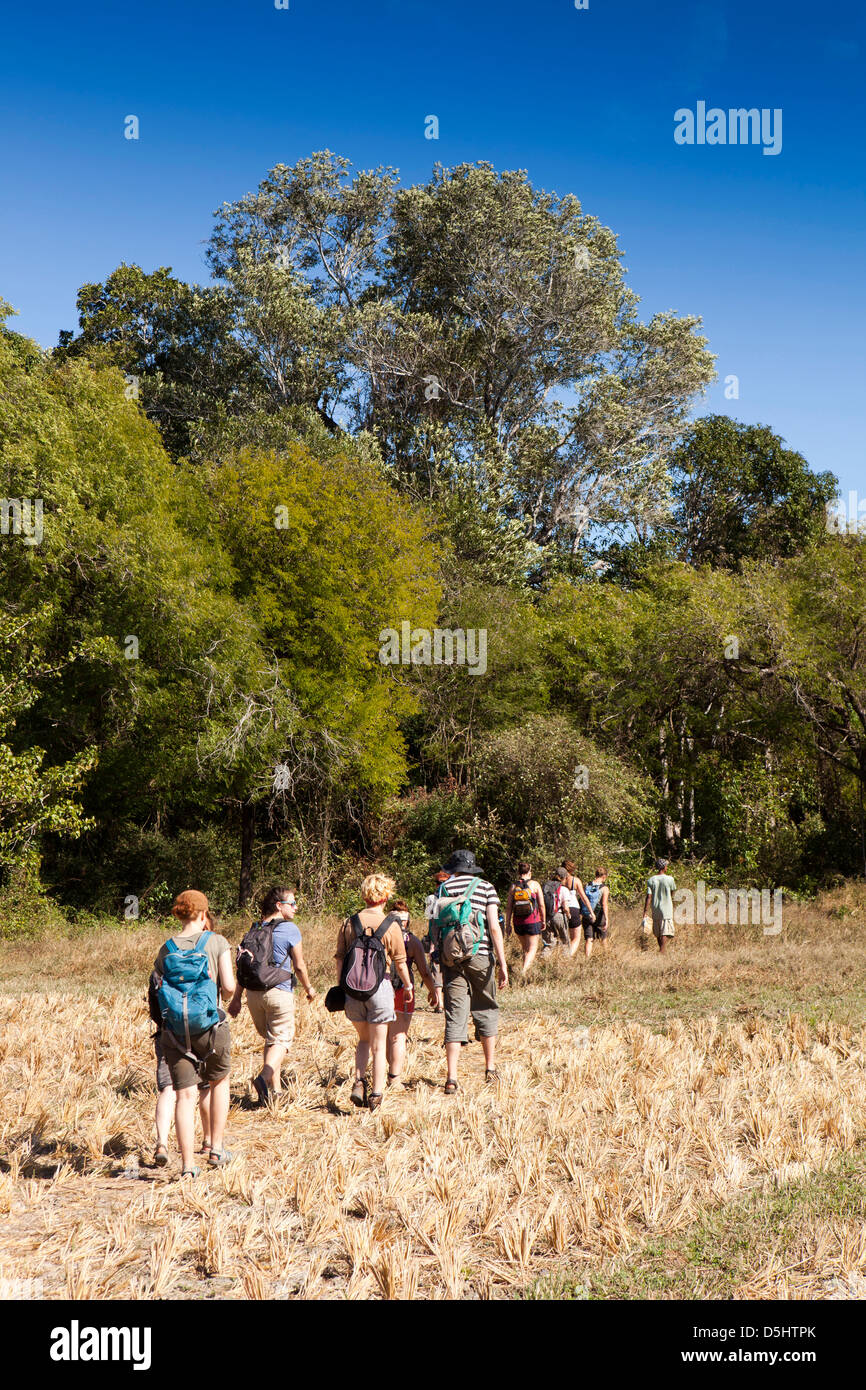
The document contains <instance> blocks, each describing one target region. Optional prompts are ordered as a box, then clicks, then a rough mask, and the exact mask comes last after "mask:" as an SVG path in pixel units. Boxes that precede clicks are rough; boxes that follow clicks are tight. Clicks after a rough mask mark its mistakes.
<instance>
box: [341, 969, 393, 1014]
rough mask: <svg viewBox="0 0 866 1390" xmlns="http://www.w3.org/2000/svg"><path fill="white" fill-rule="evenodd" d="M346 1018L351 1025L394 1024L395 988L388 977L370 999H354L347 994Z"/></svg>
mask: <svg viewBox="0 0 866 1390" xmlns="http://www.w3.org/2000/svg"><path fill="white" fill-rule="evenodd" d="M346 1017H347V1019H348V1020H349V1022H350V1023H393V1022H394V1019H395V1018H396V1014H395V1012H394V986H393V985H392V984H391V981H390V978H389V977H388V976H387V975H386V976H385V978H384V980H383V981H382V983H381V984H380V986H379V988H378V989H377V990H376V991H375V993H374V994H371V995H370V998H369V999H353V998H352V996H351V994H349V993H348V991H347V993H346Z"/></svg>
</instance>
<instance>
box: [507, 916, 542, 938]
mask: <svg viewBox="0 0 866 1390" xmlns="http://www.w3.org/2000/svg"><path fill="white" fill-rule="evenodd" d="M511 925H512V926H513V928H514V932H515V935H516V936H541V933H542V932H543V931H544V923H543V922H515V921H514V919H513V918H512V920H511Z"/></svg>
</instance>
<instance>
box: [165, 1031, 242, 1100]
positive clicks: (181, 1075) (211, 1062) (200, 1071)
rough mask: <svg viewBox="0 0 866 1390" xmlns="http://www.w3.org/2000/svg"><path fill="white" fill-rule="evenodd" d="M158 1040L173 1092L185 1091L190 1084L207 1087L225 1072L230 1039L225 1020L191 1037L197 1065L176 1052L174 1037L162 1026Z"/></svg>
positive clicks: (229, 1050) (228, 1059) (226, 1073)
mask: <svg viewBox="0 0 866 1390" xmlns="http://www.w3.org/2000/svg"><path fill="white" fill-rule="evenodd" d="M160 1042H161V1044H162V1051H163V1055H164V1057H165V1060H166V1062H167V1063H168V1070H169V1072H170V1074H171V1084H172V1086H174V1089H175V1090H176V1091H186V1090H188V1089H189V1087H190V1086H210V1085H213V1084H214V1083H215V1082H217V1081H222V1080H223V1079H224V1078H225V1077H226V1076H228V1074H229V1068H230V1064H231V1055H232V1038H231V1033H230V1031H229V1025H228V1020H227V1019H225V1020H224V1021H223V1022H222V1023H217V1024H215V1025H214V1027H213V1028H210V1029H208V1031H207V1032H206V1033H200V1034H199V1035H198V1037H197V1038H192V1039H191V1050H192V1052H193V1053H194V1054H195V1056H196V1057H199V1058H200V1059H201V1062H200V1065H199V1066H195V1065H194V1063H193V1062H191V1061H190V1059H189V1057H188V1056H187V1055H186V1053H185V1052H182V1051H180V1048H179V1045H178V1041H177V1039H176V1038H174V1037H173V1036H172V1034H171V1033H169V1032H167V1031H166V1030H165V1029H163V1032H162V1036H161V1038H160Z"/></svg>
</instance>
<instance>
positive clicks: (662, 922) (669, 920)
mask: <svg viewBox="0 0 866 1390" xmlns="http://www.w3.org/2000/svg"><path fill="white" fill-rule="evenodd" d="M667 868H668V861H667V859H657V860H656V871H655V873H654V874H653V875H652V876H651V877H650V878H649V879H648V880H647V886H646V898H645V900H644V905H643V915H644V917H647V916H648V915H649V914H650V913H652V927H653V936H654V937H655V939H656V941H657V942H658V943H659V950H660V951H662V952H664V950H665V948H666V947H667V944H668V942H669V941H672V940H673V937H674V900H673V894H674V893H675V892H676V891H677V885H676V883H675V882H674V880H673V878H672V876H671V875H670V874H669V873H668V871H667Z"/></svg>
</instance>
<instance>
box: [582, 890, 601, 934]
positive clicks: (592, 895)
mask: <svg viewBox="0 0 866 1390" xmlns="http://www.w3.org/2000/svg"><path fill="white" fill-rule="evenodd" d="M603 889H604V884H603V883H587V884H585V885H584V889H583V891H584V893H585V894H586V896H587V897H588V898H589V904H590V907H591V908H592V913H591V914H590V913H589V912H587V910H586V908H585V907H583V904H581V906H582V907H583V915H584V917H587V918H589V920H590V922H593V923H594V924H595V925H596V926H598V925H599V923H600V922H601V919H602V915H603V914H602V910H601V895H602V891H603Z"/></svg>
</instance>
